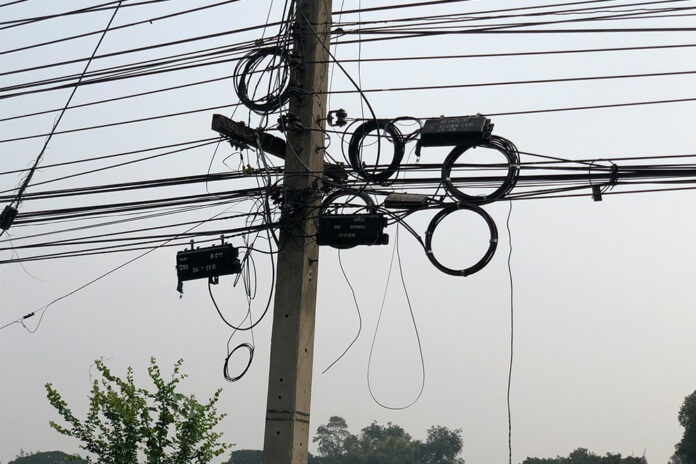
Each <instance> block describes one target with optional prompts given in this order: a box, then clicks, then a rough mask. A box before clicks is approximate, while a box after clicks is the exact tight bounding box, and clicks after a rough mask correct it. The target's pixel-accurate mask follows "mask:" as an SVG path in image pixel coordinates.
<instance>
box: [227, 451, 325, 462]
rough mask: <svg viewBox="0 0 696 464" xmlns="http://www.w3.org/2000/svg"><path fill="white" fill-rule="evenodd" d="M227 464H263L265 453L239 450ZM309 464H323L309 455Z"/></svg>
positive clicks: (233, 453) (231, 456) (234, 452)
mask: <svg viewBox="0 0 696 464" xmlns="http://www.w3.org/2000/svg"><path fill="white" fill-rule="evenodd" d="M227 464H263V451H261V450H237V451H233V452H232V454H231V455H230V460H229V461H227ZM307 464H321V463H320V462H319V461H317V458H316V457H314V456H312V453H309V460H308V461H307Z"/></svg>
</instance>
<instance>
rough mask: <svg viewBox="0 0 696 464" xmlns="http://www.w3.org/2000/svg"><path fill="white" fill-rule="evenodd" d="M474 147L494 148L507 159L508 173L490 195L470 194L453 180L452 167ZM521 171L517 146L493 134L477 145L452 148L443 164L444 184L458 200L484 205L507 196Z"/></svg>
mask: <svg viewBox="0 0 696 464" xmlns="http://www.w3.org/2000/svg"><path fill="white" fill-rule="evenodd" d="M474 147H483V148H492V149H494V150H497V151H499V152H500V153H501V154H502V155H503V156H504V157H505V158H506V160H507V174H506V175H505V179H504V180H503V183H502V184H501V185H500V187H498V188H497V189H495V190H494V191H493V192H492V193H490V194H488V195H469V194H466V193H464V192H463V191H461V190H459V189H458V188H457V187H455V185H454V182H453V181H452V168H453V167H454V164H455V163H456V162H457V160H458V159H459V157H460V156H462V155H463V154H464V152H466V151H467V150H469V149H470V148H474ZM519 172H520V154H519V152H518V151H517V147H515V145H514V144H513V143H512V142H510V141H509V140H507V139H505V138H503V137H499V136H497V135H492V136H491V138H490V140H489V141H487V142H483V143H480V144H477V145H458V146H456V147H454V148H453V149H452V151H451V152H450V153H449V155H447V158H446V159H445V162H444V163H443V165H442V184H443V185H444V187H445V189H446V190H447V191H448V192H449V193H450V194H451V195H452V196H453V197H454V198H456V199H457V200H459V201H462V202H465V203H470V204H475V205H484V204H486V203H491V202H493V201H496V200H500V199H502V198H504V197H505V195H507V194H508V193H510V191H511V190H512V189H513V188H514V187H515V184H517V177H518V175H519Z"/></svg>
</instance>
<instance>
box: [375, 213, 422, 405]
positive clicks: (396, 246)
mask: <svg viewBox="0 0 696 464" xmlns="http://www.w3.org/2000/svg"><path fill="white" fill-rule="evenodd" d="M395 257H396V261H397V263H398V266H399V276H400V277H401V285H402V287H403V289H404V295H405V296H406V302H407V303H408V310H409V314H410V316H411V322H412V323H413V330H414V331H415V334H416V340H417V342H418V353H419V356H420V365H421V384H420V388H419V390H418V394H417V395H416V397H415V398H414V399H413V400H412V401H411V402H409V403H407V404H405V405H403V406H390V405H387V404H385V403H384V402H382V401H380V400H378V399H377V396H376V395H375V393H374V391H373V389H372V381H371V378H370V368H371V366H372V353H373V351H374V348H375V341H376V340H377V332H378V330H379V324H380V322H381V320H382V313H383V312H384V304H385V303H386V301H387V291H388V290H389V282H390V280H391V275H392V270H393V267H394V258H395ZM367 389H368V391H369V392H370V396H371V397H372V399H373V400H374V402H375V403H377V404H378V405H379V406H381V407H383V408H385V409H390V410H394V411H398V410H402V409H407V408H410V407H411V406H413V405H414V404H416V402H417V401H418V400H419V399H420V397H421V395H423V390H424V389H425V358H424V357H423V346H422V344H421V339H420V333H419V332H418V325H417V324H416V318H415V315H414V314H413V306H412V305H411V298H410V297H409V294H408V289H407V288H406V281H405V279H404V272H403V267H402V265H401V253H400V251H399V226H398V225H397V227H396V237H395V239H394V247H393V248H392V256H391V259H390V261H389V272H387V283H386V285H385V288H384V295H383V296H382V304H381V305H380V308H379V315H378V316H377V324H376V326H375V332H374V334H373V336H372V344H371V345H370V354H369V357H368V360H367Z"/></svg>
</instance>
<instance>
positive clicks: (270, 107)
mask: <svg viewBox="0 0 696 464" xmlns="http://www.w3.org/2000/svg"><path fill="white" fill-rule="evenodd" d="M268 57H272V59H273V67H274V68H277V67H278V65H276V64H275V60H276V59H278V60H280V61H281V65H280V66H279V67H280V69H281V70H282V72H280V73H279V74H280V77H279V83H278V85H277V86H276V88H275V89H271V91H270V92H269V93H268V94H266V95H264V96H263V97H255V96H253V95H250V93H249V90H250V87H251V78H252V76H253V73H254V72H256V71H257V69H258V67H259V66H260V65H261V64H262V63H263V62H264V60H266V58H268ZM289 68H290V55H289V53H288V51H287V50H286V49H283V48H281V47H266V48H261V49H259V50H256V51H253V52H251V53H249V54H248V55H247V56H245V57H244V58H242V59H241V60H240V61H239V62H238V63H237V67H236V68H235V72H234V74H235V80H234V84H235V92H236V93H237V96H238V97H239V100H240V101H241V102H242V103H243V104H244V106H246V107H247V108H249V109H250V110H252V111H254V112H255V113H257V114H261V115H265V114H268V113H272V112H273V111H276V110H279V109H280V108H281V107H282V106H283V105H285V103H287V101H288V99H289V98H290V72H289ZM270 82H272V79H269V85H270Z"/></svg>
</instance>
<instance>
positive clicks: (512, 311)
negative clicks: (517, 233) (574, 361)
mask: <svg viewBox="0 0 696 464" xmlns="http://www.w3.org/2000/svg"><path fill="white" fill-rule="evenodd" d="M509 205H510V208H509V209H508V216H507V220H506V221H505V227H506V228H507V233H508V246H509V252H508V259H507V268H508V277H509V279H510V367H509V369H508V381H507V415H508V464H512V408H511V403H510V391H511V388H512V362H513V360H514V354H515V295H514V290H515V287H514V283H513V279H512V232H511V231H510V218H511V216H512V202H509Z"/></svg>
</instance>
